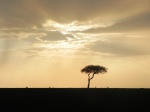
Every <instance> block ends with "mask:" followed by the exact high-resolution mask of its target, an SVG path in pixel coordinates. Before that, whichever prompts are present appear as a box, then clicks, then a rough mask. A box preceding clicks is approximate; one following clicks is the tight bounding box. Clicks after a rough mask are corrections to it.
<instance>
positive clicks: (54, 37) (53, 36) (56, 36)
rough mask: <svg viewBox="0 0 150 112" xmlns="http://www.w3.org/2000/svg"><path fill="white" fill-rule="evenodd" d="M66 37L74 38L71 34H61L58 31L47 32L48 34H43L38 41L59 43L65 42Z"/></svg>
mask: <svg viewBox="0 0 150 112" xmlns="http://www.w3.org/2000/svg"><path fill="white" fill-rule="evenodd" d="M67 37H69V38H74V36H73V35H71V34H62V33H61V32H58V31H49V32H48V33H46V34H45V36H42V37H40V38H38V39H39V40H41V41H42V42H45V41H60V40H67Z"/></svg>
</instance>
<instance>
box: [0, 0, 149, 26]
mask: <svg viewBox="0 0 150 112" xmlns="http://www.w3.org/2000/svg"><path fill="white" fill-rule="evenodd" d="M148 3H149V0H142V1H141V0H132V1H131V0H126V1H124V0H113V1H110V0H94V1H93V0H71V1H70V0H61V1H60V0H32V1H31V0H25V1H24V0H21V1H20V0H13V2H12V1H10V0H1V1H0V24H1V27H4V28H16V27H17V28H22V27H32V26H35V25H36V26H37V27H42V24H43V23H44V22H45V21H46V20H48V19H51V20H54V21H56V22H59V23H70V22H72V21H75V20H78V21H88V20H92V19H93V18H97V17H101V18H103V17H110V19H111V16H117V17H118V16H122V15H128V14H131V13H137V12H139V11H141V10H147V9H148V8H149V5H148Z"/></svg>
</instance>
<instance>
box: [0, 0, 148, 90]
mask: <svg viewBox="0 0 150 112" xmlns="http://www.w3.org/2000/svg"><path fill="white" fill-rule="evenodd" d="M149 31H150V1H149V0H0V88H5V87H7V88H9V87H10V88H16V87H22V88H24V87H29V88H30V87H35V88H48V87H54V88H84V87H85V88H86V87H87V78H88V76H87V75H86V74H84V73H81V72H80V70H81V69H82V68H84V67H85V66H86V65H101V66H105V67H106V68H108V72H107V73H106V74H99V75H95V77H94V78H93V79H92V80H91V84H90V87H91V88H94V87H97V88H107V87H109V88H150V32H149Z"/></svg>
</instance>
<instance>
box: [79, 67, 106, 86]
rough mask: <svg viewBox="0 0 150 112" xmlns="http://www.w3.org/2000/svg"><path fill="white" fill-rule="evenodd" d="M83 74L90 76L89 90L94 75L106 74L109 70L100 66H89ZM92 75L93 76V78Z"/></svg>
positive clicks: (83, 70) (82, 70)
mask: <svg viewBox="0 0 150 112" xmlns="http://www.w3.org/2000/svg"><path fill="white" fill-rule="evenodd" d="M81 72H82V73H83V72H84V73H86V74H88V86H87V88H89V87H90V81H91V79H93V78H94V75H95V74H99V73H106V72H107V68H105V67H103V66H99V65H87V66H86V67H84V68H83V69H81ZM91 74H92V76H91Z"/></svg>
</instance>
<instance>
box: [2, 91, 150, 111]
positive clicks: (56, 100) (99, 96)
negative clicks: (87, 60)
mask: <svg viewBox="0 0 150 112" xmlns="http://www.w3.org/2000/svg"><path fill="white" fill-rule="evenodd" d="M0 107H4V109H6V110H7V109H9V110H10V109H19V108H20V109H21V110H22V111H23V110H27V109H28V108H30V107H31V108H32V109H33V110H35V111H36V110H39V109H42V110H43V109H46V110H57V109H60V110H63V109H69V108H72V110H76V109H77V110H78V109H79V108H82V109H86V110H93V109H96V110H97V109H98V110H101V109H105V110H108V109H111V110H119V109H121V110H122V109H123V110H124V109H128V108H136V109H146V108H150V89H142V88H139V89H136V88H131V89H129V88H90V89H87V88H1V89H0ZM72 110H70V111H71V112H72ZM2 112H3V111H2Z"/></svg>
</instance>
